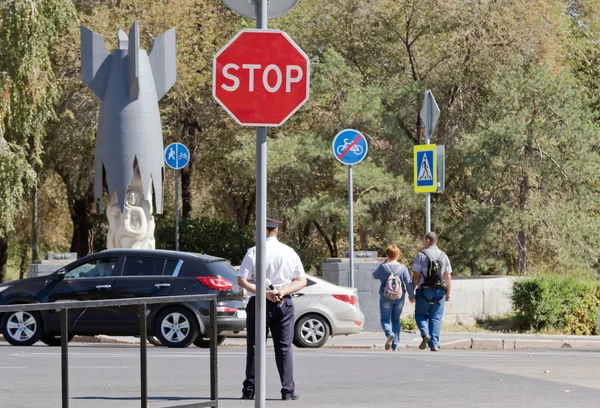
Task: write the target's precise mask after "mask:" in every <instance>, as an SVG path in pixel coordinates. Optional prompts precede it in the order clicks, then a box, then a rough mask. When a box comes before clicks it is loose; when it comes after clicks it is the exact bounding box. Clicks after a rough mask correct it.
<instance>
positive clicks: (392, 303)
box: [379, 295, 404, 350]
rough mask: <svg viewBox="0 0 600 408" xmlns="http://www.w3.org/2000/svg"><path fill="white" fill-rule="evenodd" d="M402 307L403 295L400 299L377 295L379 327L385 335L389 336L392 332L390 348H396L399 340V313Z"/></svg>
mask: <svg viewBox="0 0 600 408" xmlns="http://www.w3.org/2000/svg"><path fill="white" fill-rule="evenodd" d="M403 307H404V295H402V297H401V298H400V299H396V300H388V299H386V298H385V296H383V295H381V296H379V312H380V314H381V328H382V329H383V331H384V333H385V337H389V335H390V334H391V333H394V341H393V342H392V349H393V350H396V349H398V341H399V340H400V329H401V327H400V315H401V314H402V308H403Z"/></svg>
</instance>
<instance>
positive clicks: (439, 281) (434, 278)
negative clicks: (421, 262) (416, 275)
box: [421, 249, 446, 290]
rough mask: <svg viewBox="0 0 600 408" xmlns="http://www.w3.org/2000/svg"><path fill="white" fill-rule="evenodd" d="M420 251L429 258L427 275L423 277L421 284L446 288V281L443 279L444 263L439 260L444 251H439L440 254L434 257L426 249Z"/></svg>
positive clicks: (435, 287)
mask: <svg viewBox="0 0 600 408" xmlns="http://www.w3.org/2000/svg"><path fill="white" fill-rule="evenodd" d="M421 252H422V253H424V254H425V256H427V259H428V260H429V264H428V266H427V276H426V277H425V282H423V286H426V287H428V288H434V289H444V290H446V281H445V280H444V272H445V269H446V265H445V264H444V262H442V261H441V260H440V258H441V257H442V255H443V254H444V253H443V252H441V253H440V256H438V257H437V258H434V257H433V256H431V254H430V253H429V252H428V251H427V250H426V249H424V250H422V251H421Z"/></svg>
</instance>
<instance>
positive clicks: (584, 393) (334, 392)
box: [0, 343, 600, 408]
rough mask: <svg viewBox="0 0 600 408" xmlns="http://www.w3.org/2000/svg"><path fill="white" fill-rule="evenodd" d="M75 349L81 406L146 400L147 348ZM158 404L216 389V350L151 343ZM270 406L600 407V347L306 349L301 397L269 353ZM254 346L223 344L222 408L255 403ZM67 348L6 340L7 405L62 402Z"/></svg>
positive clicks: (0, 395)
mask: <svg viewBox="0 0 600 408" xmlns="http://www.w3.org/2000/svg"><path fill="white" fill-rule="evenodd" d="M69 351H70V371H69V373H70V380H71V381H70V396H71V407H73V408H79V407H82V408H91V407H98V408H103V407H106V408H109V407H110V408H128V407H132V408H133V407H136V408H137V407H139V406H140V402H139V349H138V348H137V347H135V346H125V345H99V344H96V345H84V344H81V345H77V344H73V345H71V346H70V348H69ZM148 351H149V363H148V367H149V384H148V386H149V395H150V397H151V398H150V407H151V408H155V407H174V406H177V405H183V404H189V403H193V402H201V401H202V400H206V399H208V397H209V389H210V388H209V376H208V375H209V370H208V364H209V353H208V351H207V350H204V349H197V348H189V349H185V350H176V349H166V348H154V347H151V348H149V350H148ZM267 353H268V355H267V362H268V370H269V371H268V372H267V394H268V398H269V399H268V400H267V404H266V405H267V406H268V407H276V406H291V407H297V408H300V407H318V406H325V407H332V408H336V407H364V408H367V407H375V406H384V407H401V406H402V407H423V406H444V407H479V408H481V407H515V408H519V407H528V408H530V407H544V408H548V407H578V408H585V407H594V408H596V407H598V401H600V353H598V352H589V351H587V352H586V351H547V352H531V351H529V352H520V351H512V352H506V351H499V352H477V351H464V352H461V351H443V352H440V353H431V352H429V351H422V352H421V351H408V350H404V351H401V352H398V353H392V352H384V351H375V350H373V351H371V350H348V349H346V350H343V349H342V350H340V349H320V350H296V351H295V368H296V384H297V392H298V393H299V394H300V400H298V401H288V402H283V401H280V400H279V379H278V375H277V371H276V368H275V362H274V356H273V353H272V349H268V351H267ZM244 361H245V352H244V350H243V349H241V348H236V347H221V348H220V349H219V395H220V407H224V408H228V407H254V402H253V401H240V400H238V398H239V396H240V395H241V382H242V381H243V371H244ZM60 401H61V395H60V349H57V348H50V347H46V346H41V345H40V346H34V347H29V348H25V347H21V348H19V347H12V346H9V345H7V344H6V343H0V407H1V408H31V407H37V408H43V407H53V408H54V407H60Z"/></svg>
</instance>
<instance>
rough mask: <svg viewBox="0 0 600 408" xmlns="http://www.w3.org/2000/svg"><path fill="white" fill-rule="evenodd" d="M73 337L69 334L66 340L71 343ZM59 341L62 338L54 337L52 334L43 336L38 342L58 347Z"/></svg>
mask: <svg viewBox="0 0 600 408" xmlns="http://www.w3.org/2000/svg"><path fill="white" fill-rule="evenodd" d="M73 337H75V335H74V334H69V336H68V337H67V339H68V340H69V341H71V340H73ZM61 339H62V338H61V337H60V336H55V335H54V334H44V335H43V336H42V337H40V341H41V342H42V343H44V344H46V345H48V346H50V347H60V346H61V344H62V343H61Z"/></svg>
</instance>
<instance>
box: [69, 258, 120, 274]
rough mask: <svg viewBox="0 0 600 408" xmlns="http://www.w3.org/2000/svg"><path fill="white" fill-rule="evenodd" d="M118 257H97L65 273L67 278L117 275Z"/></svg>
mask: <svg viewBox="0 0 600 408" xmlns="http://www.w3.org/2000/svg"><path fill="white" fill-rule="evenodd" d="M116 264H117V258H103V259H95V260H93V261H90V262H86V263H84V264H83V265H79V266H77V267H75V268H74V269H71V270H70V271H69V272H67V273H66V274H65V279H78V278H102V277H106V276H115V274H116V273H117V269H116V268H115V265H116Z"/></svg>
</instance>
